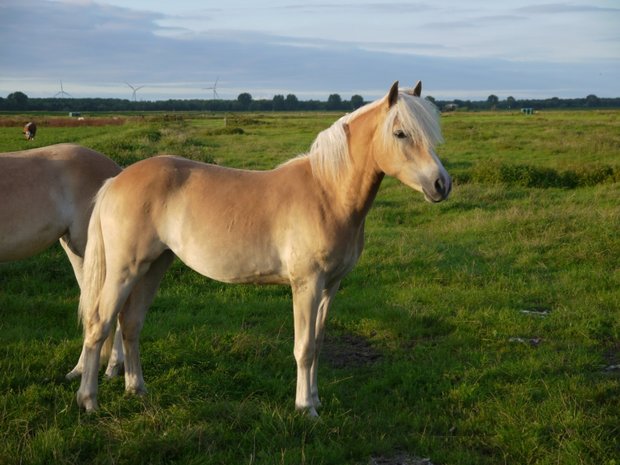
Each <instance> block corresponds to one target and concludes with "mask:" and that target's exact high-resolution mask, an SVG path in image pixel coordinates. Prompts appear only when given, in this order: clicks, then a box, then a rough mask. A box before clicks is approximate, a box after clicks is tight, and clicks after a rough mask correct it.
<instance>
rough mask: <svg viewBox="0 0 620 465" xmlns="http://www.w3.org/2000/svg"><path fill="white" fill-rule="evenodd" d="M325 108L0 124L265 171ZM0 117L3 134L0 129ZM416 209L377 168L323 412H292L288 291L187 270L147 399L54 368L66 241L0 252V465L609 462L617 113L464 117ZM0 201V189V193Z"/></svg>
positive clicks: (75, 330)
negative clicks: (429, 199)
mask: <svg viewBox="0 0 620 465" xmlns="http://www.w3.org/2000/svg"><path fill="white" fill-rule="evenodd" d="M338 116H339V115H336V114H314V113H313V114H304V113H299V114H279V113H275V114H261V115H257V114H245V115H228V117H227V118H226V124H225V122H224V117H223V115H183V117H182V118H178V117H175V118H170V117H166V116H165V115H158V116H150V117H147V118H140V117H128V118H127V120H126V121H125V123H124V124H123V125H110V126H92V127H90V126H84V127H72V126H62V125H54V126H51V125H50V126H49V127H46V126H45V125H44V124H41V125H40V126H39V133H38V134H37V139H36V141H34V143H26V142H25V141H23V140H22V139H21V128H20V127H19V126H15V127H0V151H12V150H19V149H23V148H27V147H32V146H43V145H49V144H53V143H58V142H67V141H71V142H77V143H80V144H82V145H85V146H88V147H91V148H94V149H96V150H99V151H102V152H103V153H106V154H108V155H109V156H111V157H113V158H114V159H116V160H117V161H118V162H120V163H121V164H123V165H127V164H130V163H132V162H135V161H137V160H139V159H141V158H144V157H149V156H152V155H154V154H157V153H175V154H178V155H183V156H186V157H189V158H193V159H198V160H204V161H213V162H215V163H218V164H223V165H228V166H235V167H244V168H253V169H254V168H255V169H264V168H270V167H273V166H274V165H276V164H278V163H280V162H282V161H284V160H286V159H288V158H291V157H292V156H294V155H296V154H298V153H301V152H304V151H305V150H306V149H307V148H308V147H309V145H310V143H311V142H312V140H313V139H314V137H315V135H316V134H317V133H318V131H319V130H321V129H323V128H325V127H327V126H329V125H330V124H331V123H332V122H333V121H335V119H337V117H338ZM0 126H1V125H0ZM443 127H444V136H445V139H446V143H445V144H444V145H443V146H441V147H440V148H439V150H438V152H439V154H440V156H441V157H442V159H443V160H444V161H445V165H446V168H447V169H448V171H450V172H451V173H452V174H453V175H454V177H455V180H456V183H455V187H454V190H453V193H452V195H451V198H450V199H449V200H448V201H446V202H444V203H441V204H438V205H430V204H428V203H426V202H424V200H423V199H422V196H421V195H420V194H418V193H415V192H412V191H411V190H409V189H408V188H406V187H405V186H403V185H401V184H399V183H398V182H397V181H395V180H393V179H386V181H384V184H383V185H382V188H381V190H380V192H379V195H378V196H377V201H376V203H375V206H374V208H373V209H372V210H371V212H370V214H369V217H368V220H367V222H366V224H367V229H366V231H367V245H366V249H365V251H364V254H363V256H362V259H361V260H360V263H359V264H358V266H357V267H356V268H355V269H354V270H353V272H352V273H351V274H350V275H349V276H348V277H347V278H346V279H345V280H344V281H343V284H342V288H341V290H340V291H339V293H338V295H337V297H336V300H335V303H334V307H333V311H332V313H331V315H330V318H329V321H328V324H327V346H326V348H325V350H324V353H323V354H322V359H321V360H322V364H321V366H320V371H319V372H320V374H319V384H320V386H321V390H322V399H323V404H324V406H323V408H322V409H321V411H320V414H321V418H320V420H318V421H315V420H312V419H309V418H306V417H305V416H303V415H301V414H299V413H296V412H295V411H294V405H293V403H294V402H293V401H294V391H295V362H294V358H293V355H292V350H293V325H292V311H291V299H290V291H289V290H288V288H286V287H278V286H262V287H260V286H245V285H244V286H242V285H225V284H220V283H217V282H213V281H210V280H208V279H206V278H204V277H202V276H200V275H198V274H196V273H194V272H192V271H191V270H189V269H187V268H186V267H184V266H183V265H182V264H180V263H175V264H174V265H173V267H172V268H171V270H170V271H169V272H168V273H167V275H166V278H165V279H164V282H163V284H162V286H161V288H160V291H159V294H158V297H157V298H156V300H155V302H154V304H153V306H152V308H151V310H150V312H149V314H148V316H147V319H146V324H145V328H144V331H143V332H142V339H141V342H142V345H141V347H142V361H143V367H144V372H145V379H146V383H147V388H148V389H149V393H148V394H147V395H146V396H145V397H143V398H136V397H128V396H125V395H124V392H123V381H122V379H114V380H111V381H105V380H102V381H101V384H100V391H99V401H100V406H101V409H100V411H99V412H97V413H95V414H92V415H86V414H84V413H83V412H80V411H79V409H78V408H77V405H76V403H75V391H76V390H77V387H78V382H77V381H72V382H68V381H65V379H64V375H65V373H66V372H68V371H69V370H70V369H71V368H72V367H73V365H74V363H75V361H76V360H77V357H78V355H79V352H80V347H81V341H80V336H81V334H80V329H79V327H78V326H77V323H76V309H77V301H78V290H77V285H76V284H75V281H74V278H73V275H72V272H71V269H70V266H69V263H68V261H67V259H66V257H65V256H64V255H63V253H62V250H61V248H60V247H59V246H55V247H53V248H51V249H50V250H48V251H47V252H45V253H43V254H42V255H40V256H37V257H34V258H32V259H29V260H24V261H21V262H15V263H8V264H1V265H0V464H6V465H12V464H50V463H54V464H73V463H90V464H140V463H145V464H146V463H149V464H172V463H184V464H185V463H186V464H362V465H366V464H383V465H395V464H417V463H420V462H419V461H418V459H419V458H422V457H427V458H429V459H430V461H431V462H432V463H433V464H434V465H456V464H458V465H461V464H462V465H465V464H467V465H496V464H541V465H542V464H545V465H551V464H561V465H572V464H592V465H619V464H620V266H619V259H620V234H619V229H620V228H619V226H620V112H618V111H605V112H598V111H592V112H557V113H556V112H549V113H539V114H537V115H534V116H523V115H520V114H510V113H482V114H473V113H472V114H469V113H457V114H451V115H449V116H446V117H444V119H443ZM0 201H1V199H0Z"/></svg>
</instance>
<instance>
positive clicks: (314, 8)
mask: <svg viewBox="0 0 620 465" xmlns="http://www.w3.org/2000/svg"><path fill="white" fill-rule="evenodd" d="M547 1H548V3H547ZM396 80H398V81H400V83H401V85H403V86H411V85H413V84H415V82H416V81H417V80H422V82H423V94H424V95H431V96H433V97H435V98H436V99H441V100H452V99H462V100H486V99H487V97H488V96H489V95H491V94H494V95H497V96H498V97H499V98H500V99H504V98H506V97H508V96H512V97H514V98H517V99H524V98H551V97H560V98H576V97H585V96H587V95H589V94H595V95H597V96H598V97H620V0H576V1H564V0H542V1H535V0H501V1H499V0H467V1H462V0H433V1H431V0H426V1H424V0H423V1H419V2H418V1H415V0H414V1H398V0H396V1H377V0H350V1H344V2H338V1H333V2H331V1H330V2H327V1H326V0H306V1H300V2H295V1H293V0H260V1H256V0H220V1H217V2H215V1H211V0H174V1H161V0H97V1H92V0H1V1H0V97H6V96H7V95H8V94H10V93H11V92H15V91H21V92H24V93H25V94H27V95H28V96H29V97H54V96H55V95H57V94H58V93H59V92H60V91H61V82H62V90H63V91H64V92H66V93H67V94H69V95H70V96H72V97H78V98H83V97H104V98H108V97H115V98H117V97H118V98H127V99H131V98H133V91H132V89H131V88H130V85H131V86H133V87H140V86H143V87H142V88H140V89H139V90H138V91H137V92H136V94H135V96H136V99H137V100H167V99H175V98H200V99H208V98H212V97H213V96H214V94H213V89H212V87H213V86H214V85H216V91H217V96H218V97H219V98H224V99H234V98H237V96H238V95H239V94H240V93H242V92H249V93H250V94H251V95H252V97H253V98H255V99H261V98H266V99H271V98H272V97H273V96H274V95H276V94H282V95H287V94H290V93H292V94H295V95H296V96H297V97H298V98H299V99H303V100H308V99H316V100H327V97H328V96H329V95H330V94H332V93H338V94H340V95H341V97H342V98H343V99H349V98H350V97H351V96H352V95H354V94H359V95H362V97H364V99H365V100H374V99H376V98H379V97H381V96H383V95H384V94H385V93H386V92H387V90H388V89H389V87H390V85H391V84H392V83H393V82H394V81H396Z"/></svg>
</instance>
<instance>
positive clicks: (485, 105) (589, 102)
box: [0, 92, 620, 112]
mask: <svg viewBox="0 0 620 465" xmlns="http://www.w3.org/2000/svg"><path fill="white" fill-rule="evenodd" d="M427 98H428V99H429V100H431V101H433V102H434V103H435V104H436V105H437V106H438V107H439V108H440V109H442V110H444V111H446V110H447V111H450V110H456V111H462V110H468V111H481V110H511V109H519V108H523V107H528V108H533V109H535V110H539V109H543V108H545V109H554V108H557V109H571V108H620V97H618V98H599V97H597V96H596V95H588V96H587V97H585V98H575V99H560V98H557V97H554V98H550V99H544V100H531V99H526V100H517V99H515V98H513V97H508V98H506V99H505V100H500V99H499V98H498V97H497V96H495V95H490V96H489V97H488V99H487V100H482V101H471V100H450V101H444V100H435V99H434V98H433V97H427ZM364 103H366V102H365V101H364V98H363V97H362V96H361V95H353V96H352V97H351V99H350V100H344V99H342V97H341V96H340V95H339V94H331V95H329V97H328V98H327V100H326V101H322V100H299V99H298V98H297V97H296V96H295V95H294V94H288V95H286V96H284V95H280V94H278V95H275V96H274V97H273V98H272V99H254V98H253V97H252V95H251V94H249V93H247V92H244V93H241V94H239V96H238V97H237V99H236V100H219V99H218V100H215V99H212V100H205V99H175V100H153V101H131V100H128V99H118V98H29V97H28V96H27V95H26V94H25V93H23V92H13V93H11V94H9V95H8V96H7V97H6V98H3V97H0V111H43V112H48V111H49V112H81V111H101V112H119V111H136V112H141V111H166V112H173V111H263V112H264V111H353V110H356V109H357V108H359V107H361V106H362V105H364Z"/></svg>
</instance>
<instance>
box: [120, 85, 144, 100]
mask: <svg viewBox="0 0 620 465" xmlns="http://www.w3.org/2000/svg"><path fill="white" fill-rule="evenodd" d="M125 84H127V85H128V86H129V87H130V88H131V90H132V91H133V94H132V96H133V101H134V102H135V101H136V92H138V91H139V90H140V89H142V88H143V87H144V86H138V87H135V86H132V85H131V84H129V83H128V82H127V81H125Z"/></svg>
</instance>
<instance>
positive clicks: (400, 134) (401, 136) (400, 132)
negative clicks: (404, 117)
mask: <svg viewBox="0 0 620 465" xmlns="http://www.w3.org/2000/svg"><path fill="white" fill-rule="evenodd" d="M394 136H395V137H398V138H399V139H405V138H406V137H407V134H405V131H403V130H402V129H399V130H398V131H396V132H394Z"/></svg>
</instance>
